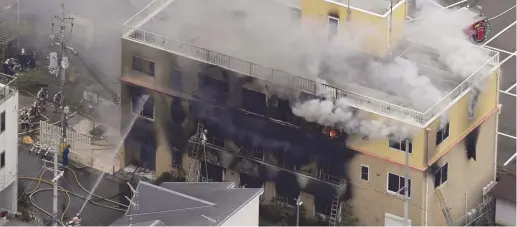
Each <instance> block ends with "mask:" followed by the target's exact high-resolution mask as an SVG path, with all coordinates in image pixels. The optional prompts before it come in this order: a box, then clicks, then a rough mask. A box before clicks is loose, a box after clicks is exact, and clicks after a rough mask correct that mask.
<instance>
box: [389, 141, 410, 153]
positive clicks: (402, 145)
mask: <svg viewBox="0 0 517 227" xmlns="http://www.w3.org/2000/svg"><path fill="white" fill-rule="evenodd" d="M408 143H409V147H407V146H406V145H407V144H408ZM389 146H390V147H391V148H393V149H397V150H400V151H406V150H409V153H410V154H412V153H413V142H412V141H411V140H410V139H405V140H389Z"/></svg>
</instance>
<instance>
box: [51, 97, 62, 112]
mask: <svg viewBox="0 0 517 227" xmlns="http://www.w3.org/2000/svg"><path fill="white" fill-rule="evenodd" d="M62 97H63V96H62V95H61V92H58V93H56V94H55V95H54V99H53V101H54V113H56V112H57V111H58V109H59V108H61V98H62Z"/></svg>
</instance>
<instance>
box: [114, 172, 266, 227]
mask: <svg viewBox="0 0 517 227" xmlns="http://www.w3.org/2000/svg"><path fill="white" fill-rule="evenodd" d="M234 186H235V183H233V182H203V183H185V182H165V183H162V184H161V185H159V186H156V185H154V184H150V183H146V182H143V181H140V183H139V184H138V186H137V188H136V189H135V191H136V194H135V195H133V198H132V203H131V205H130V206H129V208H128V211H127V212H126V214H125V216H124V217H122V218H120V219H118V220H117V221H115V222H114V223H113V224H112V226H258V225H259V223H258V220H259V198H260V195H262V192H263V190H262V189H255V188H234Z"/></svg>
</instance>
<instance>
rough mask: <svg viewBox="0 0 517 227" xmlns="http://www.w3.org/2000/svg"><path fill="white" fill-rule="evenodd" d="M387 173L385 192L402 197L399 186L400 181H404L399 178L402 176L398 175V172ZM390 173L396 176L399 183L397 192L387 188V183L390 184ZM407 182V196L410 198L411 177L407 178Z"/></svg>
mask: <svg viewBox="0 0 517 227" xmlns="http://www.w3.org/2000/svg"><path fill="white" fill-rule="evenodd" d="M387 173H388V174H386V192H387V193H390V194H392V195H395V196H401V197H404V194H403V193H401V192H402V190H401V189H402V188H401V187H400V185H401V182H404V181H401V179H403V178H404V176H400V175H398V174H395V173H392V172H387ZM390 174H393V175H395V176H397V177H398V178H399V185H398V191H397V192H394V191H391V190H390V189H389V185H390ZM408 184H409V187H408V198H410V199H411V188H412V186H413V183H412V180H411V177H409V178H408Z"/></svg>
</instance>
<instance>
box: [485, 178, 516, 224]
mask: <svg viewBox="0 0 517 227" xmlns="http://www.w3.org/2000/svg"><path fill="white" fill-rule="evenodd" d="M515 184H516V182H515V170H513V171H512V172H510V173H507V174H504V175H503V176H501V179H499V181H498V182H497V184H496V185H495V186H494V188H492V190H491V191H490V194H491V195H493V196H494V197H495V199H496V200H495V224H496V225H505V226H516V225H517V223H516V222H515V219H516V218H515V212H516V210H515Z"/></svg>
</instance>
